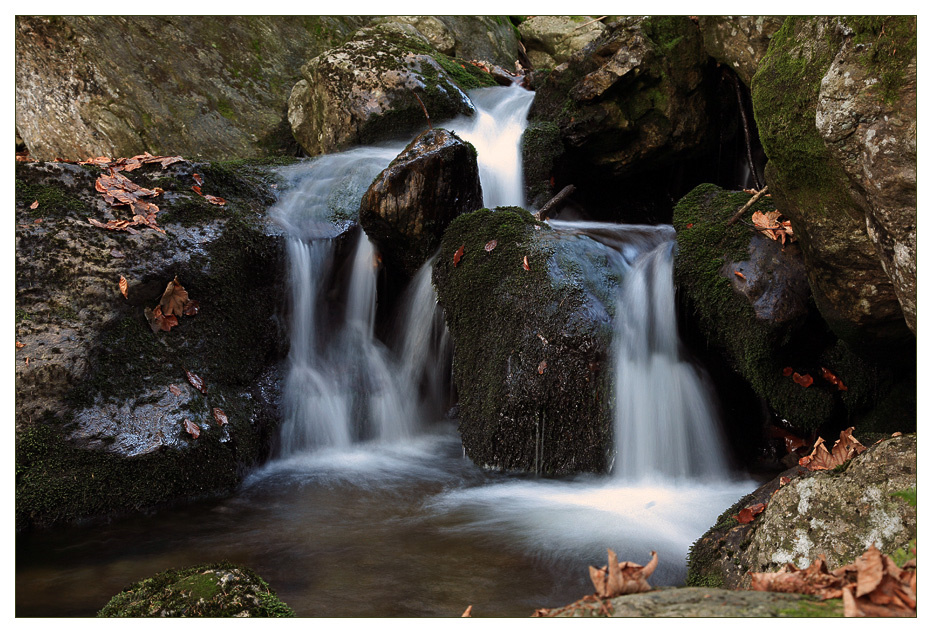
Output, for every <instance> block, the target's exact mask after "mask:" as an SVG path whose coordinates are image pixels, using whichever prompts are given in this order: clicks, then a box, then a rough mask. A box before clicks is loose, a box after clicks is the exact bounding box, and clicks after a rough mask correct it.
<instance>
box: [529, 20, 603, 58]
mask: <svg viewBox="0 0 932 633" xmlns="http://www.w3.org/2000/svg"><path fill="white" fill-rule="evenodd" d="M596 17H598V16H573V17H570V16H566V15H535V16H531V17H530V18H528V19H527V20H525V21H524V22H522V23H521V24H519V25H518V31H519V32H520V33H521V41H522V43H523V44H524V46H525V47H526V49H527V56H528V59H529V60H530V62H531V65H532V66H533V67H534V68H535V69H540V68H553V67H554V66H557V65H559V64H562V63H563V62H565V61H567V60H569V58H570V57H571V56H572V55H573V53H575V52H576V51H578V50H581V49H582V48H583V47H585V46H586V44H588V43H589V42H591V41H592V40H594V39H596V38H598V37H599V36H600V35H602V33H604V32H605V31H606V27H605V25H604V24H602V22H601V21H598V22H593V21H592V20H594V19H595V18H596Z"/></svg>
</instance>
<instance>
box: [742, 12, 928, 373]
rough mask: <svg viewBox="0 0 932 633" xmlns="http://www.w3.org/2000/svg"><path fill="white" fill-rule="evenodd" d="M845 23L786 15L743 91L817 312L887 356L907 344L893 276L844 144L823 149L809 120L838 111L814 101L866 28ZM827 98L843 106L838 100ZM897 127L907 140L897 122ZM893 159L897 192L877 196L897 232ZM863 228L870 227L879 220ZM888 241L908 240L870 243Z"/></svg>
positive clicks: (906, 220)
mask: <svg viewBox="0 0 932 633" xmlns="http://www.w3.org/2000/svg"><path fill="white" fill-rule="evenodd" d="M852 24H854V25H855V26H854V27H849V26H847V21H846V20H841V19H839V18H828V17H823V18H811V19H806V18H796V17H794V18H788V19H787V20H786V21H785V22H784V23H783V26H782V27H781V28H780V30H779V31H777V33H776V34H775V35H774V37H773V39H772V40H771V43H770V47H769V49H768V52H767V55H766V56H765V57H764V58H763V60H762V61H761V64H760V69H759V70H758V72H757V74H756V75H755V76H754V78H753V80H752V82H751V94H752V99H753V102H754V113H755V118H756V119H757V124H758V127H759V129H760V137H761V142H762V144H763V146H764V149H765V150H766V153H767V156H768V157H769V159H770V160H769V162H768V164H767V168H766V171H765V175H766V179H767V182H768V184H769V186H770V191H771V192H772V194H773V198H774V200H775V201H776V203H777V207H778V208H779V209H780V210H781V211H782V212H783V213H784V214H785V215H786V216H787V217H789V218H790V219H791V220H792V222H793V229H794V232H795V233H796V234H797V235H798V237H799V243H800V246H801V247H802V251H803V257H804V259H805V261H806V269H807V271H808V274H809V284H810V287H811V288H812V292H813V297H814V299H815V302H816V305H817V306H818V308H819V312H820V313H821V314H822V317H823V318H824V319H825V321H826V322H827V323H828V324H829V326H830V327H831V328H832V330H833V331H834V332H835V333H836V334H837V335H838V336H839V337H840V338H842V339H844V340H845V341H847V342H848V343H849V344H850V345H852V346H853V347H854V349H855V350H856V351H857V352H858V353H862V354H863V353H871V354H875V355H888V356H891V355H892V356H897V355H901V354H902V353H904V352H905V351H906V350H907V349H911V348H912V346H913V344H914V341H913V340H911V339H912V338H913V337H912V335H911V333H910V331H909V329H908V327H907V325H906V321H905V320H904V318H903V311H902V309H901V308H900V303H899V301H898V300H897V295H896V292H895V289H894V284H893V283H892V282H891V281H890V278H889V277H888V275H887V273H886V272H885V271H884V267H883V264H882V259H881V256H880V252H879V251H878V248H877V246H876V245H875V241H874V240H872V239H871V237H870V234H869V232H868V225H867V223H866V219H865V215H866V208H868V206H867V205H866V204H865V200H864V198H865V195H864V193H863V192H864V188H863V187H862V186H860V185H858V184H857V182H856V181H852V179H851V178H850V177H849V174H848V173H847V172H846V167H845V164H844V163H843V162H841V161H840V160H839V156H840V155H843V154H844V152H842V151H841V145H845V143H841V145H839V146H838V147H837V148H836V149H835V150H834V151H833V150H830V149H829V148H828V147H827V146H826V143H825V140H824V139H823V135H822V134H821V133H820V130H819V127H818V124H817V121H818V120H821V121H823V129H824V130H825V133H826V134H829V133H830V130H829V127H831V125H830V124H829V123H828V122H829V121H831V120H834V119H835V118H839V119H843V118H844V115H839V116H838V117H834V115H832V114H830V112H829V109H830V108H829V104H828V103H827V102H823V103H822V105H821V106H820V89H821V86H823V85H826V84H825V83H824V81H823V78H825V77H826V75H827V74H829V75H830V69H831V67H832V64H833V61H834V60H835V59H836V57H837V56H838V54H839V51H842V50H844V49H845V47H846V46H847V45H846V42H849V41H851V40H852V38H854V41H855V42H857V41H858V40H860V39H863V38H864V37H866V36H867V35H868V34H869V33H868V31H869V30H868V29H867V28H866V27H864V26H859V25H858V24H857V22H856V21H852ZM913 28H915V22H913ZM913 38H915V35H914V34H913ZM914 41H915V40H914V39H913V42H914ZM907 44H908V38H906V41H904V42H903V45H904V46H905V48H904V49H903V52H902V53H901V56H902V57H903V58H909V57H910V55H911V53H910V51H909V50H908V46H907ZM912 50H913V51H914V50H915V48H913V49H912ZM842 59H844V56H842ZM894 67H895V64H891V63H889V62H888V63H885V62H884V61H883V60H877V66H876V67H875V69H874V72H882V71H884V69H890V70H893V69H894ZM829 79H831V77H829ZM852 81H854V80H853V78H852ZM833 85H834V86H835V88H834V89H839V88H838V82H837V81H836V82H831V81H829V84H828V89H833V88H832V86H833ZM867 101H870V99H868V100H867ZM835 103H836V105H838V106H841V109H844V108H845V105H844V104H845V103H846V101H845V100H844V99H842V100H839V101H837V102H835ZM912 103H914V102H912ZM900 104H901V107H902V108H903V112H904V114H903V116H902V119H901V120H903V121H904V122H905V121H906V120H908V118H909V117H908V115H907V114H906V112H908V111H909V108H910V107H911V106H910V105H909V104H910V100H909V99H908V98H904V99H903V100H901V101H900ZM820 108H821V111H820ZM831 108H832V109H834V108H835V106H834V105H833V106H831ZM817 115H818V116H817ZM869 127H870V123H869V122H867V124H866V125H865V128H864V129H863V130H862V132H859V133H858V134H859V135H863V138H864V139H865V140H866V139H867V136H868V131H867V128H869ZM906 128H907V129H908V125H907V126H906ZM876 131H878V130H875V133H876ZM904 134H905V135H906V139H908V132H906V131H905V129H904ZM855 138H856V137H855ZM852 140H853V139H852ZM898 142H899V141H898ZM905 143H906V144H905V145H904V146H903V147H906V148H908V146H909V141H908V140H905ZM876 158H877V159H878V160H880V161H882V162H887V161H888V159H887V158H884V157H880V156H877V157H876ZM872 160H873V159H872ZM896 163H899V164H900V167H902V166H903V164H904V163H905V164H908V163H909V158H908V155H907V157H905V158H904V159H903V161H902V162H900V161H898V160H895V161H893V162H890V163H889V164H890V165H891V167H892V171H891V172H888V174H889V177H890V178H896V179H897V180H899V181H900V184H898V185H897V186H896V187H894V189H895V190H896V191H897V192H899V193H896V194H892V197H891V199H890V200H889V201H887V202H884V204H888V205H889V204H890V203H891V202H892V201H893V200H897V203H896V204H895V205H893V206H889V207H887V208H888V210H889V211H891V212H892V211H893V207H894V206H895V207H897V208H899V209H901V211H897V212H896V213H897V214H898V215H899V217H900V218H901V220H898V221H897V222H898V223H899V226H900V228H901V229H904V230H903V231H901V230H900V229H897V233H905V234H906V235H908V234H909V231H908V230H905V229H906V227H907V226H909V224H910V222H911V220H910V212H909V211H908V204H903V202H904V201H903V200H902V199H901V198H902V192H903V191H904V186H905V188H906V189H908V185H906V183H907V182H908V180H909V176H908V173H906V172H903V171H902V170H900V171H897V169H898V168H897V167H895V166H894V165H895V164H896ZM858 169H860V168H858ZM893 173H897V174H898V175H897V176H893ZM904 177H905V180H904ZM890 182H891V184H892V181H890ZM867 188H868V189H869V188H870V187H869V186H868V187H867ZM875 217H876V213H875ZM912 217H915V216H912ZM871 226H872V227H873V229H872V230H873V232H875V233H877V232H878V231H877V226H880V225H879V224H878V225H874V224H873V223H872V225H871ZM891 226H892V225H891ZM897 239H899V240H905V241H901V242H899V243H901V244H902V245H903V248H906V249H907V251H908V248H909V247H908V246H907V242H908V240H906V238H905V237H904V236H903V235H900V237H899V238H895V239H894V241H893V242H891V241H889V240H884V239H881V238H878V240H877V241H880V242H886V243H888V244H893V243H894V242H895V241H896V240H897ZM901 259H903V258H901ZM905 259H907V260H908V259H909V258H908V256H907V257H906V258H905ZM904 270H905V269H904ZM907 285H908V284H907Z"/></svg>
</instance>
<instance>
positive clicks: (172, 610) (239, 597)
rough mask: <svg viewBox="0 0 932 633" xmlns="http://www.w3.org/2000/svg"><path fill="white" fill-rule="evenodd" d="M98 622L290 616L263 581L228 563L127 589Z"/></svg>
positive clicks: (180, 571)
mask: <svg viewBox="0 0 932 633" xmlns="http://www.w3.org/2000/svg"><path fill="white" fill-rule="evenodd" d="M97 617H99V618H288V617H294V611H292V610H291V607H289V606H288V605H287V604H285V603H284V602H282V601H281V600H279V599H278V596H277V595H276V594H275V592H274V591H273V590H272V588H271V587H269V585H268V583H266V582H265V581H264V580H262V578H261V577H259V575H258V574H257V573H256V572H254V571H252V570H251V569H249V568H248V567H243V566H242V565H234V564H232V563H229V562H226V561H224V562H221V563H215V564H211V565H198V566H195V567H187V568H185V569H170V570H168V571H164V572H162V573H160V574H156V575H155V576H152V577H151V578H145V579H143V580H140V581H139V582H137V583H134V584H132V585H130V586H129V587H127V588H126V589H125V590H123V591H122V592H120V593H118V594H117V595H115V596H114V597H113V598H111V599H110V602H108V603H107V604H106V605H105V606H104V608H103V609H101V610H100V612H99V613H98V614H97Z"/></svg>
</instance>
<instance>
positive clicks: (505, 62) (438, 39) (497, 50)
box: [372, 15, 518, 68]
mask: <svg viewBox="0 0 932 633" xmlns="http://www.w3.org/2000/svg"><path fill="white" fill-rule="evenodd" d="M372 21H373V23H382V22H397V23H402V24H410V25H411V26H413V27H414V28H415V29H417V31H418V33H420V34H421V35H423V36H424V37H425V38H427V41H428V42H429V43H430V45H431V46H432V47H434V48H435V49H436V50H437V51H438V52H440V53H443V54H444V55H449V56H450V57H458V58H460V59H464V60H472V59H476V60H485V61H489V62H492V63H493V64H498V65H500V66H502V67H504V68H513V67H514V64H515V60H516V59H518V34H517V33H516V31H515V29H514V27H513V26H512V25H511V20H509V18H508V17H507V16H504V15H392V16H387V17H376V18H373V20H372Z"/></svg>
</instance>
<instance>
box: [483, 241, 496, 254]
mask: <svg viewBox="0 0 932 633" xmlns="http://www.w3.org/2000/svg"><path fill="white" fill-rule="evenodd" d="M496 246H498V240H489V241H488V242H486V244H485V252H486V253H491V252H492V250H493V249H494V248H495V247H496Z"/></svg>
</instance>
